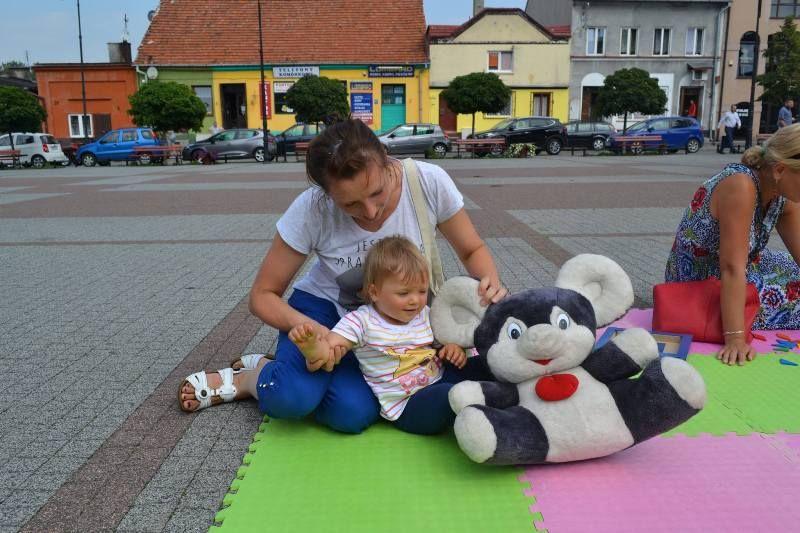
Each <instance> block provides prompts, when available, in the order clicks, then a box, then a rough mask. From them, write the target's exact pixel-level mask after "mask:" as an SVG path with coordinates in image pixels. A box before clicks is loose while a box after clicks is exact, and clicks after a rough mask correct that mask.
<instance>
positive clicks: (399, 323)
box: [289, 236, 491, 435]
mask: <svg viewBox="0 0 800 533" xmlns="http://www.w3.org/2000/svg"><path fill="white" fill-rule="evenodd" d="M363 291H364V293H365V296H366V298H367V300H368V301H369V302H370V303H369V304H367V305H362V306H361V307H359V308H358V309H356V310H355V311H351V312H350V313H347V314H346V315H345V316H344V317H343V318H342V319H341V320H339V322H338V323H337V324H336V325H335V326H334V327H333V329H332V330H330V331H329V332H324V331H319V330H318V328H317V327H316V326H315V324H314V323H311V322H309V323H305V324H299V325H297V326H295V327H294V328H292V330H291V331H289V339H291V340H292V342H294V343H295V344H296V345H297V346H298V348H300V351H301V352H302V353H303V355H304V356H305V357H306V359H308V361H309V363H311V364H315V363H317V362H318V361H320V360H324V361H325V362H326V365H327V366H328V367H332V366H333V365H334V364H336V362H338V359H339V358H340V357H341V355H343V354H344V353H346V352H348V351H350V350H354V351H355V355H356V358H357V359H358V362H359V366H360V367H361V372H362V373H363V374H364V379H365V380H366V382H367V384H368V385H369V386H370V388H371V389H372V392H373V393H374V394H375V397H376V398H377V399H378V402H379V403H380V405H381V416H382V417H383V418H385V419H386V420H389V421H390V422H394V423H395V425H396V426H397V427H399V428H400V429H402V430H403V431H407V432H409V433H416V434H421V435H431V434H435V433H439V432H441V431H444V430H446V429H448V428H449V427H451V426H452V424H453V421H454V419H455V414H454V413H453V410H452V409H451V408H450V403H449V401H448V393H449V392H450V388H451V387H452V386H453V384H455V383H458V382H459V381H463V380H464V379H471V380H478V381H487V380H491V376H490V374H489V372H488V369H487V368H486V365H485V362H484V361H485V360H484V359H483V358H477V357H471V358H469V359H467V356H466V352H465V351H464V349H463V348H461V347H460V346H458V345H457V344H445V345H444V346H442V347H440V348H439V349H434V347H433V343H434V339H433V331H432V330H431V324H430V309H429V308H428V306H427V300H428V265H427V263H426V262H425V257H423V255H422V253H421V252H420V250H419V248H418V247H417V245H415V244H413V243H412V242H411V241H409V240H408V239H406V238H404V237H401V236H394V237H386V238H384V239H381V240H380V241H378V242H377V243H375V244H374V245H373V246H372V248H370V251H369V253H368V254H367V259H366V264H365V267H364V288H363ZM444 361H448V362H450V365H447V367H446V368H445V365H444Z"/></svg>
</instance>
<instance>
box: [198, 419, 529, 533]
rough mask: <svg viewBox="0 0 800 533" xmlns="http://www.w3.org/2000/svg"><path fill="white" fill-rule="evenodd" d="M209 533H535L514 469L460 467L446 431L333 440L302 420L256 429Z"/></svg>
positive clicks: (372, 432)
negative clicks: (248, 450)
mask: <svg viewBox="0 0 800 533" xmlns="http://www.w3.org/2000/svg"><path fill="white" fill-rule="evenodd" d="M244 463H245V464H244V466H243V467H242V468H240V470H239V473H238V474H237V479H236V480H234V482H233V484H232V485H231V493H230V494H228V495H227V496H225V499H224V503H223V505H227V506H228V507H225V508H223V509H222V510H221V511H220V512H219V513H217V515H216V517H215V521H216V522H217V524H218V525H217V526H215V527H212V528H211V531H235V532H246V531H269V532H271V533H272V532H280V531H292V532H296V531H317V532H337V531H342V532H348V533H354V532H361V531H364V532H370V533H373V532H378V531H380V532H386V533H390V532H398V533H400V532H402V533H408V532H409V531H502V532H503V533H513V532H517V531H519V532H532V531H536V528H535V526H534V520H540V519H541V517H540V516H538V515H536V514H533V513H531V512H530V510H529V508H530V506H531V504H532V503H533V502H534V500H533V499H532V498H531V497H526V496H525V495H524V494H523V488H524V487H523V485H522V483H520V481H519V480H518V477H519V476H520V475H521V474H522V472H523V470H522V469H521V468H512V467H500V468H499V467H487V466H485V465H484V466H481V465H478V464H475V463H473V462H472V461H470V460H469V459H468V458H467V457H466V456H465V455H464V454H463V453H462V452H461V450H460V449H459V448H458V445H457V444H456V442H455V438H454V437H453V435H452V434H451V433H450V434H445V435H441V436H435V437H421V436H416V435H409V434H407V433H403V432H402V431H400V430H398V429H396V428H393V427H392V426H391V425H389V424H387V423H379V424H376V425H375V426H373V427H371V428H369V429H368V430H367V431H365V432H364V433H362V434H361V435H342V434H340V433H334V432H332V431H330V430H328V429H325V428H323V427H321V426H319V425H318V424H314V423H312V422H298V421H282V420H269V421H268V422H266V423H264V424H262V425H261V428H260V429H259V432H258V433H257V434H256V436H255V438H254V442H253V444H251V445H250V453H248V454H247V455H246V456H245V458H244Z"/></svg>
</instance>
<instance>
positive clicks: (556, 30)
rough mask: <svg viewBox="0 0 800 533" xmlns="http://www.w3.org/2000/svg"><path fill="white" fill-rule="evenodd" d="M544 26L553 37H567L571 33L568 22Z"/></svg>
mask: <svg viewBox="0 0 800 533" xmlns="http://www.w3.org/2000/svg"><path fill="white" fill-rule="evenodd" d="M545 27H546V28H547V31H549V32H550V33H552V34H553V37H560V38H569V37H570V36H571V35H572V28H571V27H570V25H569V24H565V25H560V26H545Z"/></svg>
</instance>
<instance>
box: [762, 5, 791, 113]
mask: <svg viewBox="0 0 800 533" xmlns="http://www.w3.org/2000/svg"><path fill="white" fill-rule="evenodd" d="M764 58H765V60H766V62H767V63H766V67H767V68H766V71H765V72H764V74H761V75H760V76H758V77H757V78H756V80H757V81H758V84H759V85H761V86H762V87H763V88H764V92H763V93H762V94H761V96H760V97H759V100H761V101H762V102H768V103H772V104H778V105H780V104H782V103H783V101H784V100H785V99H786V98H791V97H793V96H796V95H797V94H798V92H800V32H798V31H797V26H796V25H795V23H794V20H793V19H792V17H786V20H784V22H783V26H781V31H779V32H777V33H774V34H772V36H771V38H770V42H769V46H768V47H767V49H766V50H764Z"/></svg>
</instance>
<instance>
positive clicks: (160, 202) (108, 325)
mask: <svg viewBox="0 0 800 533" xmlns="http://www.w3.org/2000/svg"><path fill="white" fill-rule="evenodd" d="M732 160H733V159H732V158H731V157H729V156H717V155H716V154H714V153H713V152H709V151H703V152H701V153H699V154H695V155H692V156H685V155H671V156H660V157H659V156H644V157H636V158H634V157H626V158H616V157H567V156H559V157H538V158H535V159H531V160H492V159H484V160H447V161H443V162H441V163H442V166H444V167H445V168H446V169H448V170H449V172H450V173H451V175H452V176H453V177H454V178H455V180H456V183H457V185H458V186H459V188H460V189H461V191H462V192H463V193H464V195H465V197H466V198H465V199H466V205H467V208H468V209H469V213H470V215H471V216H472V218H473V220H474V222H475V224H476V226H477V227H478V229H479V231H480V233H481V234H482V236H483V237H484V238H485V240H486V241H487V243H488V244H489V246H490V247H491V249H492V251H493V252H494V254H495V257H496V258H497V262H498V265H499V267H500V270H501V275H502V277H503V279H504V281H505V282H506V284H507V285H508V286H509V287H510V288H511V290H512V291H514V290H519V289H522V288H525V287H531V286H536V285H540V284H544V283H548V284H549V283H551V282H552V281H553V278H554V275H555V272H556V271H557V269H558V266H559V265H560V264H561V263H563V261H565V260H566V259H567V258H569V257H570V256H572V255H573V254H576V253H580V252H594V253H601V254H605V255H608V256H610V257H612V258H614V259H615V260H617V261H618V262H619V263H620V264H621V265H622V266H623V267H624V268H625V269H626V271H627V272H628V273H629V274H630V275H631V277H632V279H633V281H634V287H635V290H636V295H637V300H638V302H639V303H640V304H645V305H646V304H648V303H649V302H650V287H651V286H652V284H653V283H656V282H658V281H660V279H661V276H662V272H663V267H664V262H665V258H666V254H667V251H668V249H669V245H670V243H671V238H672V232H673V230H674V227H675V225H676V224H677V221H678V218H679V215H680V212H681V210H682V209H683V207H685V205H686V204H687V202H688V201H689V199H690V196H691V194H692V192H693V191H694V189H695V188H696V186H697V184H698V183H699V182H700V181H702V179H703V177H705V176H708V175H710V174H712V173H713V172H714V171H715V170H717V169H718V168H720V167H721V165H722V163H723V162H725V161H732ZM305 186H306V182H305V177H304V174H303V168H302V166H301V165H298V164H272V165H266V166H259V165H256V164H254V163H241V164H228V165H216V166H210V167H205V166H202V167H198V166H182V167H172V166H167V167H119V166H113V167H96V168H65V169H49V170H42V171H35V170H24V171H9V170H5V171H0V287H2V291H0V294H1V295H2V297H0V371H2V375H3V382H4V390H3V394H2V395H0V442H2V446H0V480H2V482H0V531H17V530H20V529H22V530H23V531H44V530H72V531H96V530H101V529H103V530H108V529H118V530H121V531H165V530H166V531H195V530H196V531H205V530H206V529H207V528H208V526H209V525H210V524H211V521H212V519H213V516H214V513H215V511H216V510H217V509H218V508H219V506H220V504H221V502H222V498H223V495H224V494H225V492H226V490H227V488H228V486H229V484H230V481H231V479H232V478H233V476H234V475H235V472H236V469H237V467H238V466H239V465H240V463H241V457H242V455H243V454H244V452H245V450H246V448H247V445H248V444H249V442H250V439H251V437H252V434H253V433H254V432H255V430H256V428H257V426H258V423H259V420H260V418H261V416H260V415H259V413H258V411H257V409H256V406H255V404H254V403H251V402H245V403H239V404H236V405H233V404H229V405H224V406H220V407H217V408H214V409H209V410H206V411H204V412H201V413H199V414H197V415H192V416H189V415H184V414H183V413H181V412H180V411H179V409H178V407H177V402H176V400H175V396H176V391H177V387H178V384H179V382H180V380H181V379H182V378H183V377H184V376H186V375H187V374H189V373H190V372H193V371H195V370H199V369H201V368H220V367H223V366H228V364H229V361H230V360H231V359H232V358H233V357H234V356H235V355H237V354H240V353H242V352H243V351H261V352H263V351H270V350H272V348H273V345H274V342H275V333H274V331H272V330H270V329H269V328H266V327H262V325H261V324H260V322H259V321H258V320H256V319H254V318H253V317H251V316H250V315H249V313H248V312H247V305H246V297H247V292H248V289H249V287H250V283H251V281H252V279H253V276H254V275H255V272H256V269H257V268H258V265H259V262H260V260H261V258H262V256H263V254H264V251H265V250H266V248H267V247H268V246H269V244H270V242H271V239H272V237H273V235H274V233H275V221H276V220H277V218H278V217H279V216H280V214H281V212H282V211H283V210H284V209H285V208H286V207H287V206H288V204H289V202H291V200H292V199H293V198H294V197H295V196H296V195H297V194H298V193H299V192H300V191H301V190H302V189H303V188H304V187H305ZM440 246H441V248H442V251H443V260H444V265H445V271H446V273H447V274H448V275H454V274H457V273H461V272H463V269H462V267H461V265H460V264H459V263H458V262H457V260H456V258H455V256H454V254H453V252H452V250H450V249H449V247H448V246H447V245H446V243H444V242H440ZM269 490H270V488H269V487H265V498H268V497H269Z"/></svg>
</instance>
